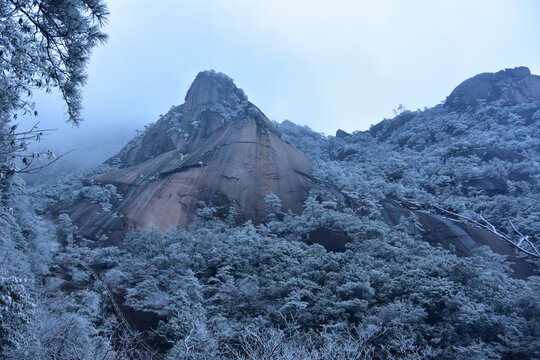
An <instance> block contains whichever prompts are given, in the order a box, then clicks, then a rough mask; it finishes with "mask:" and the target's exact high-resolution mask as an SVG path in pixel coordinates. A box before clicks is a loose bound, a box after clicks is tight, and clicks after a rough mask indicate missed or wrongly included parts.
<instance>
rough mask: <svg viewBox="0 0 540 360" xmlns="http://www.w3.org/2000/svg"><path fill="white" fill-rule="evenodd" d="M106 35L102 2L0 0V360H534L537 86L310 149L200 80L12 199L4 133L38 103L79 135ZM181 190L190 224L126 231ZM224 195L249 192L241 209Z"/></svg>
mask: <svg viewBox="0 0 540 360" xmlns="http://www.w3.org/2000/svg"><path fill="white" fill-rule="evenodd" d="M106 15H107V10H106V8H105V6H104V4H103V2H101V1H79V0H73V1H71V0H70V1H63V2H58V1H52V0H48V1H45V0H43V1H33V2H25V1H12V0H0V26H1V28H0V31H2V32H3V33H2V34H3V36H1V37H0V45H1V47H0V51H1V53H0V61H1V66H2V68H1V70H2V71H1V74H2V75H1V77H0V90H1V91H2V93H1V94H0V95H1V96H0V99H1V100H0V106H1V107H2V112H1V113H0V135H1V138H0V142H1V146H2V147H1V148H0V149H1V151H0V156H1V157H0V161H1V164H0V166H2V168H1V169H0V175H1V176H0V181H1V183H0V185H2V186H1V188H0V191H1V193H0V195H1V198H0V353H1V355H2V357H4V358H6V359H66V360H67V359H104V360H105V359H321V360H322V359H388V360H390V359H463V360H465V359H539V358H540V343H539V340H538V339H540V302H539V301H538V294H539V293H540V277H539V276H538V269H539V265H540V264H539V253H538V245H539V244H538V230H539V227H538V224H539V222H540V208H539V204H540V195H539V194H540V192H539V183H538V179H539V173H540V164H539V161H540V155H539V154H540V147H539V142H538V140H539V139H540V100H539V99H540V82H539V77H538V76H535V75H531V74H530V71H529V70H528V69H526V68H516V69H506V70H503V71H501V72H498V73H494V74H493V73H486V74H480V75H478V76H477V77H474V78H472V79H469V80H467V81H465V82H464V83H463V84H462V85H460V86H459V87H457V88H456V90H455V91H454V92H453V93H452V94H450V96H449V98H448V100H447V101H446V102H445V103H444V104H440V105H437V106H435V107H433V108H426V109H424V110H417V111H407V110H405V109H403V108H400V109H399V111H397V112H396V116H395V117H394V118H392V119H385V120H383V121H382V122H380V123H379V124H376V125H374V126H373V127H372V128H371V129H370V130H368V131H358V132H354V133H352V134H348V133H346V132H344V131H341V130H340V131H338V132H337V133H336V136H324V135H322V134H319V133H316V132H314V131H312V130H311V129H309V128H308V127H305V126H299V125H296V124H294V123H293V122H291V121H284V122H282V123H271V122H270V121H268V119H267V118H266V117H265V116H264V114H263V113H262V112H261V111H260V110H259V109H258V108H257V107H256V106H255V105H253V104H251V103H249V102H248V100H247V96H245V94H244V93H243V91H242V90H241V89H238V88H236V86H235V85H234V83H233V82H232V79H230V78H228V77H227V76H225V75H223V74H220V73H216V72H213V71H208V72H203V73H201V74H202V75H201V74H199V76H198V77H197V79H199V80H201V81H200V82H198V83H197V82H195V83H194V84H195V86H193V87H192V89H191V90H190V92H188V95H187V96H186V103H185V104H184V105H179V106H173V107H172V108H171V110H170V111H169V112H168V113H167V114H165V115H164V116H162V117H161V118H160V119H158V121H157V122H156V123H155V124H152V125H149V126H148V127H147V128H146V129H145V130H144V131H143V132H142V133H141V134H140V135H139V136H137V137H136V138H134V139H133V140H132V141H131V142H129V143H128V144H127V145H126V147H124V149H123V150H122V151H121V152H120V153H119V154H117V155H115V156H113V157H112V158H111V159H110V160H109V161H107V162H106V163H104V164H103V165H101V166H99V167H97V168H95V169H90V170H87V171H85V172H83V173H77V174H71V175H69V176H67V177H66V178H64V179H62V180H61V181H58V182H57V183H54V184H47V185H42V186H36V187H27V186H25V184H24V181H23V180H22V179H21V178H20V177H18V176H17V175H16V173H17V172H18V171H19V172H20V170H21V168H17V167H16V166H17V161H18V160H20V161H22V163H23V165H25V166H26V165H29V164H28V163H30V162H31V161H30V160H31V159H30V160H29V159H27V160H26V161H25V160H24V159H25V158H27V157H32V156H33V155H32V154H30V155H28V154H26V151H27V144H28V142H31V141H34V140H35V139H36V136H39V131H37V132H33V130H32V131H31V132H30V133H28V134H24V133H23V134H18V133H17V132H16V126H14V125H16V124H15V123H14V121H15V115H17V114H20V113H22V112H24V111H29V110H33V107H32V106H33V105H32V104H31V103H30V102H28V99H27V97H26V95H27V94H28V91H33V90H35V89H40V88H45V89H49V88H51V87H58V88H60V90H61V92H62V94H63V97H64V100H65V102H66V105H67V107H68V116H69V119H70V120H71V121H72V122H77V121H79V120H80V92H79V91H80V86H81V85H82V84H83V83H84V79H85V77H84V69H85V65H86V63H87V61H88V56H89V51H90V50H91V49H92V48H93V47H94V46H95V45H96V44H97V43H99V42H102V41H103V40H104V39H105V36H104V35H103V34H102V33H101V31H100V26H101V25H102V23H103V21H105V18H106ZM8 35H9V36H8ZM24 49H26V51H24ZM330 120H331V119H329V121H330ZM238 132H240V133H241V135H242V136H239V135H238ZM230 139H234V142H232V141H229V140H230ZM233 143H234V146H233ZM237 144H240V145H237ZM244 145H245V147H243V149H249V150H246V151H244V153H245V154H243V155H246V157H242V158H241V162H242V164H243V166H236V168H235V171H237V173H239V174H241V176H242V177H243V178H239V177H235V176H230V175H231V173H230V172H227V171H228V170H230V169H226V167H225V165H226V164H228V162H227V161H230V159H232V160H234V159H235V158H236V159H238V158H240V157H239V155H238V154H242V151H240V150H238V151H237V153H235V152H234V151H233V150H227V149H239V148H238V147H235V146H244ZM258 152H259V153H258ZM276 154H279V156H277V155H276ZM243 155H242V156H243ZM250 156H251V158H250ZM276 156H277V158H276ZM232 160H231V161H232ZM259 162H260V164H262V165H260V164H259ZM212 164H213V165H212ZM215 164H218V165H219V164H221V165H222V166H214V165H215ZM223 164H225V165H223ZM257 164H259V165H260V166H261V169H262V170H261V171H260V174H259V176H260V178H261V180H260V181H253V179H250V174H258V173H257V171H255V170H253V171H252V172H249V171H245V169H256V166H258V165H257ZM236 165H237V164H236ZM212 166H214V167H212ZM208 169H213V170H212V171H210V170H208ZM267 169H268V170H267ZM23 170H24V168H23ZM158 170H159V171H158ZM205 171H207V172H205ZM231 171H232V170H231ZM269 171H271V172H272V174H270V173H269ZM111 174H112V175H111ZM115 174H116V175H118V174H120V176H116V175H115ZM186 174H195V175H196V176H198V178H197V179H201V178H203V177H205V176H206V177H208V179H205V180H208V181H207V183H208V184H209V185H208V186H206V187H205V186H200V187H198V188H195V190H194V191H193V193H194V194H195V195H200V196H199V197H197V196H194V197H193V199H191V200H190V201H192V202H191V203H189V204H195V205H196V206H195V208H194V209H193V213H192V214H191V215H193V216H192V217H191V218H189V221H187V222H186V223H182V224H177V223H169V225H171V227H170V228H169V229H163V228H159V227H157V226H146V225H148V224H145V226H137V223H136V222H134V221H131V220H133V219H135V217H130V216H131V214H130V213H128V212H127V211H126V209H127V207H126V205H125V204H127V203H128V202H129V200H130V199H135V198H137V197H136V196H135V195H137V191H138V189H144V188H145V187H147V188H150V189H155V188H153V187H152V186H155V184H156V183H159V182H161V183H166V182H171V183H173V182H174V181H173V180H175V179H176V180H178V179H183V181H184V182H180V185H181V186H183V185H186V184H187V185H192V184H191V183H189V184H188V183H187V180H185V179H186V178H187V179H192V178H190V177H189V176H186ZM211 174H214V176H215V178H212V177H211V176H210V175H211ZM216 174H217V175H216ZM276 174H277V175H278V176H276ZM271 175H273V176H271ZM182 176H186V177H185V178H182ZM252 177H253V178H255V176H252ZM119 178H120V179H121V180H123V181H124V180H125V181H124V182H122V181H118V179H119ZM130 178H132V180H133V181H132V182H129V181H128V180H129V179H130ZM193 178H196V177H193ZM111 179H112V180H111ZM291 179H294V181H292V180H291ZM250 180H252V181H251V182H250ZM222 183H225V184H227V185H226V186H224V187H220V186H221V184H222ZM126 184H127V185H126ZM203 184H206V183H204V182H203ZM231 184H242V186H244V187H245V188H246V189H247V188H248V187H249V186H259V187H260V188H257V191H253V192H246V193H248V194H251V196H252V198H249V199H248V200H249V201H244V200H242V198H238V199H239V200H237V198H233V197H231V196H230V194H232V193H234V192H238V191H239V190H238V189H239V188H240V186H239V185H237V186H236V187H235V186H234V185H231ZM253 184H254V185H253ZM283 184H301V185H302V188H301V190H302V191H300V190H299V188H298V187H297V188H296V190H295V188H293V189H291V188H289V187H286V186H285V185H283ZM177 185H178V184H177ZM295 186H296V185H295ZM261 189H263V190H264V191H261ZM274 189H275V191H273V190H274ZM192 190H193V189H192ZM270 190H272V191H270ZM205 191H207V192H208V194H209V196H208V197H206V198H204V200H206V202H205V201H200V202H194V201H195V200H203V199H202V197H203V195H204V192H205ZM295 191H296V192H295ZM291 192H292V193H294V196H292V195H287V194H290V193H291ZM143 193H144V192H143ZM134 194H135V195H134ZM144 194H146V195H147V194H148V193H144ZM216 194H217V195H216ZM146 195H145V196H146ZM165 195H166V194H165ZM176 195H178V194H176ZM218 195H219V196H218ZM170 198H171V197H170V196H169V197H167V196H164V195H163V194H162V193H160V192H159V191H157V190H156V191H154V192H151V195H148V196H147V197H142V200H140V199H141V198H140V197H139V200H137V202H135V203H134V206H139V205H140V204H143V205H144V204H149V203H150V201H151V200H156V199H157V200H160V199H164V201H169V200H170ZM299 198H301V199H302V201H301V202H300V203H298V199H299ZM291 199H293V200H291ZM144 201H146V203H145V202H144ZM160 201H161V200H160ZM172 201H175V204H177V203H178V204H180V205H178V204H177V205H176V206H177V207H178V206H180V207H181V206H185V207H186V208H188V207H187V206H186V205H185V203H182V201H177V199H176V198H173V200H172ZM295 202H296V205H297V206H296V207H295V206H292V205H291V204H293V203H295ZM157 204H158V206H156V208H157V210H155V211H159V210H160V209H162V208H160V206H159V205H160V204H161V203H160V202H159V201H158V202H157ZM246 204H255V205H253V206H252V208H250V209H246V208H245V206H246ZM253 208H256V209H257V211H254V210H253ZM144 209H145V206H141V207H140V208H136V210H137V211H138V212H143V210H144ZM167 209H170V208H167ZM181 209H183V208H181ZM137 211H135V212H133V213H135V214H136V213H137ZM96 214H97V215H98V216H97V217H96V218H95V219H98V220H99V221H97V220H96V221H95V222H94V224H93V225H94V228H97V229H98V230H99V231H97V232H94V233H92V234H90V235H92V236H86V233H85V232H84V231H83V229H82V226H83V225H84V226H86V225H85V223H84V222H83V221H84V220H85V219H88V218H89V217H91V216H96ZM158 217H159V218H165V217H166V216H161V215H160V216H158ZM81 219H82V220H81ZM108 224H116V225H117V226H116V227H107V226H108ZM163 224H167V223H163ZM163 224H158V225H163ZM180 225H181V226H180ZM113 230H114V231H113Z"/></svg>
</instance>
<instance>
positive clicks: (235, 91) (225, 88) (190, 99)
mask: <svg viewBox="0 0 540 360" xmlns="http://www.w3.org/2000/svg"><path fill="white" fill-rule="evenodd" d="M230 99H233V100H236V101H237V102H240V101H244V100H247V96H246V95H245V94H244V91H243V90H242V89H239V88H238V87H236V85H235V84H234V81H233V79H231V78H230V77H228V76H227V75H225V74H223V73H220V72H216V71H214V70H206V71H201V72H200V73H199V74H197V77H196V78H195V80H194V81H193V83H192V84H191V86H190V88H189V90H188V92H187V94H186V99H185V100H186V101H185V104H186V106H187V107H188V108H189V109H194V108H196V107H198V106H203V105H207V104H215V103H219V102H222V101H224V100H225V101H227V100H230Z"/></svg>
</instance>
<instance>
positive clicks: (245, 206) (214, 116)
mask: <svg viewBox="0 0 540 360" xmlns="http://www.w3.org/2000/svg"><path fill="white" fill-rule="evenodd" d="M106 163H107V164H109V165H113V166H114V168H116V170H113V171H110V172H107V173H103V174H100V175H97V176H95V177H92V178H89V179H87V182H89V183H92V184H99V185H106V184H112V185H114V186H116V187H117V189H118V191H119V192H120V193H121V195H122V199H121V200H119V201H118V203H117V204H115V206H114V208H113V211H112V212H117V214H118V215H119V216H118V217H114V216H112V215H111V213H112V212H103V211H100V209H99V207H96V206H91V205H90V204H86V203H84V202H81V203H79V204H76V205H75V207H74V208H72V209H70V211H68V213H69V214H70V216H71V218H72V220H73V221H74V222H75V223H76V224H77V225H78V227H79V230H80V232H81V233H82V234H83V235H84V236H86V237H89V238H99V237H100V236H102V235H103V234H106V235H111V234H113V235H114V234H118V236H117V238H118V239H119V238H121V236H122V234H125V232H126V231H128V230H130V229H133V228H136V229H147V228H149V227H150V226H152V225H155V226H157V227H158V228H160V229H162V230H166V229H168V228H170V227H177V228H182V227H185V226H186V225H187V224H189V223H190V222H192V221H193V220H195V219H196V217H197V209H198V208H199V207H200V203H201V202H204V203H205V204H206V205H209V206H212V207H214V208H216V209H217V210H218V212H219V211H222V212H225V213H228V212H229V211H230V209H231V208H232V209H234V212H236V219H237V221H239V222H244V221H246V220H251V221H253V222H255V223H260V222H263V221H265V220H266V219H267V217H268V215H269V213H270V212H271V211H272V206H271V205H270V204H269V203H268V202H266V201H265V196H266V195H268V194H269V193H274V194H275V195H277V196H278V197H279V199H280V200H281V207H282V210H284V211H286V210H288V209H290V210H292V211H293V212H296V213H299V212H301V211H302V205H303V202H304V200H305V199H306V198H307V196H308V194H309V191H310V189H311V188H313V187H315V186H316V185H315V184H313V183H311V182H310V180H309V174H311V172H312V163H311V161H310V160H308V159H307V158H306V157H305V156H304V155H303V154H302V153H301V152H300V151H299V150H297V149H296V148H294V147H293V146H292V145H290V144H289V143H286V142H285V141H283V140H282V139H281V134H280V133H279V132H278V130H277V129H276V128H275V126H274V125H273V124H272V123H271V122H270V121H269V120H268V118H267V117H266V116H265V115H264V114H263V113H262V112H261V111H260V110H259V109H258V108H257V107H256V106H255V105H253V104H251V103H250V102H249V101H248V99H247V97H246V96H245V94H244V93H243V91H242V90H241V89H239V88H237V87H236V86H235V84H234V83H233V81H232V80H231V79H230V78H228V77H227V76H226V75H223V74H221V73H216V72H214V71H205V72H201V73H199V74H198V75H197V78H196V79H195V81H194V82H193V84H192V85H191V88H190V89H189V91H188V92H187V95H186V99H185V103H184V104H183V105H180V106H176V107H173V108H171V110H170V111H169V112H168V113H167V114H166V115H164V116H163V117H162V118H161V119H160V120H158V121H157V122H156V123H155V124H154V125H152V126H150V127H148V128H147V130H146V131H145V132H144V133H142V134H140V135H139V136H138V137H136V138H135V139H133V140H132V141H130V142H129V143H128V144H127V145H126V146H125V147H124V148H123V149H122V150H121V151H120V152H119V153H118V154H117V155H115V156H113V157H112V158H111V159H109V160H108V161H107V162H106Z"/></svg>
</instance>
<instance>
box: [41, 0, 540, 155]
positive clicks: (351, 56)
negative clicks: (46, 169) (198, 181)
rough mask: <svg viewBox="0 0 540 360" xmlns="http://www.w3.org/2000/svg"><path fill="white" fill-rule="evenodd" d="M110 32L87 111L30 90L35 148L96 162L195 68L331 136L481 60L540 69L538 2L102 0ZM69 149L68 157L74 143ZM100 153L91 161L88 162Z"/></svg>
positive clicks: (478, 66) (482, 68)
mask: <svg viewBox="0 0 540 360" xmlns="http://www.w3.org/2000/svg"><path fill="white" fill-rule="evenodd" d="M107 3H108V5H109V9H110V12H111V15H110V20H109V24H108V25H107V27H106V28H105V31H106V32H107V33H108V34H109V36H110V40H109V42H108V43H107V44H106V45H104V46H101V47H100V48H98V49H96V51H94V54H93V57H92V62H91V64H90V66H89V68H88V74H89V81H88V84H87V86H86V87H85V89H84V106H85V111H84V117H85V122H84V123H83V124H82V125H81V126H80V128H78V129H71V128H70V126H69V125H65V124H64V123H63V120H65V117H64V116H63V113H64V110H65V109H64V107H63V106H62V104H61V102H59V101H58V100H57V96H36V98H35V100H36V101H37V105H38V110H39V111H40V116H39V118H38V120H40V121H41V125H42V126H44V127H56V128H60V129H61V130H60V131H58V132H55V133H53V134H51V135H50V136H49V138H48V139H46V140H45V141H44V143H43V144H42V146H48V145H49V144H51V143H54V144H55V146H56V147H57V148H58V150H65V149H71V148H77V149H78V153H79V155H77V156H78V158H79V157H80V158H82V159H84V158H87V159H92V161H89V162H90V163H91V164H90V165H92V164H93V163H95V161H102V160H103V159H104V158H105V157H107V156H108V155H112V153H113V152H115V151H117V150H118V149H119V148H120V147H121V146H122V145H123V144H124V143H125V142H126V141H127V140H129V139H130V138H131V137H132V136H133V135H134V129H137V128H142V127H144V124H147V123H149V122H154V121H156V120H157V118H158V116H159V114H164V113H165V112H167V110H168V109H169V108H170V106H171V105H178V104H181V103H182V102H183V98H184V95H185V93H186V91H187V89H188V87H189V84H190V83H191V81H192V80H193V79H194V78H195V75H196V74H197V72H198V71H200V70H205V69H215V70H217V71H221V72H224V73H226V74H227V75H229V76H230V77H232V78H233V79H235V82H236V84H237V85H238V86H239V87H241V88H243V89H244V91H245V92H246V94H247V95H248V97H249V99H250V101H252V102H253V103H255V104H256V105H257V106H259V108H260V109H261V110H262V111H263V112H264V113H265V114H266V115H267V116H268V117H269V118H270V119H272V120H277V121H283V120H284V119H290V120H292V121H294V122H295V123H298V124H302V125H308V126H309V127H311V128H312V129H314V130H316V131H319V132H324V133H325V134H327V135H329V134H330V135H332V134H335V131H336V130H337V129H338V128H341V129H344V130H346V131H349V132H351V131H354V130H365V129H368V128H369V126H370V124H375V123H377V122H379V121H381V120H382V119H383V118H385V117H391V116H392V109H395V108H396V107H397V106H398V105H399V104H403V105H404V106H405V107H406V108H407V109H416V108H423V107H425V106H428V107H429V106H433V105H436V104H437V103H439V102H440V101H442V100H444V99H445V97H446V96H447V95H448V94H449V93H450V92H451V91H452V89H453V88H454V87H455V86H457V85H458V84H459V83H460V82H461V81H462V80H464V79H466V78H468V77H471V76H473V75H475V74H477V73H481V72H487V71H489V72H492V71H498V70H500V69H503V68H505V67H514V66H519V65H524V66H528V67H529V68H530V69H531V71H532V72H533V73H537V74H538V73H539V72H540V21H539V19H540V1H535V0H518V1H516V0H513V1H509V0H508V1H498V0H489V1H487V0H485V1H484V0H476V1H471V0H468V1H462V0H451V1H434V0H429V1H397V0H394V1H391V0H377V1H359V0H350V1H343V0H332V1H313V0H311V1H304V0H301V1H298V0H294V1H293V0H287V1H285V0H272V1H266V0H252V1H245V0H227V1H224V0H223V1H222V0H219V1H218V0H197V1H183V0H181V1H178V0H177V1H173V0H165V1H152V2H149V1H142V0H109V1H107ZM74 156H75V155H74ZM96 159H97V160H96Z"/></svg>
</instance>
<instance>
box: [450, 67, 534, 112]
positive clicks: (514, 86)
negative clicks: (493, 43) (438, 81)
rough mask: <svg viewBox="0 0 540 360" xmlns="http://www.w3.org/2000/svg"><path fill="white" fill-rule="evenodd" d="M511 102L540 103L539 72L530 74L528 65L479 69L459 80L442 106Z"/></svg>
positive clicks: (453, 106)
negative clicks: (479, 70) (478, 71)
mask: <svg viewBox="0 0 540 360" xmlns="http://www.w3.org/2000/svg"><path fill="white" fill-rule="evenodd" d="M481 101H484V102H486V103H493V102H495V101H500V102H501V104H502V105H506V106H512V105H517V104H522V103H533V104H536V105H538V106H540V76H538V75H532V74H531V71H530V70H529V69H528V68H527V67H523V66H522V67H516V68H514V69H504V70H501V71H498V72H496V73H482V74H478V75H476V76H474V77H472V78H470V79H467V80H465V81H464V82H462V83H461V84H460V85H459V86H458V87H456V88H455V89H454V91H452V93H451V94H450V96H448V98H447V99H446V102H445V104H444V106H445V107H447V108H449V109H452V110H457V111H465V110H467V108H468V107H473V108H474V107H476V106H477V105H478V103H479V102H481Z"/></svg>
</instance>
